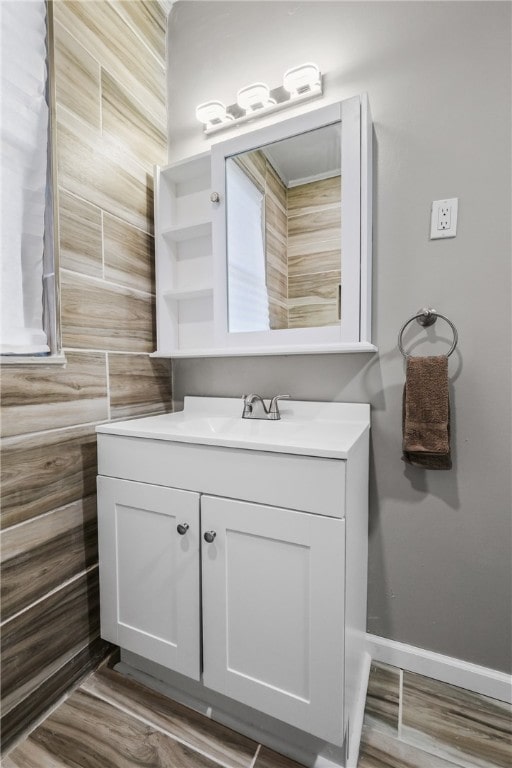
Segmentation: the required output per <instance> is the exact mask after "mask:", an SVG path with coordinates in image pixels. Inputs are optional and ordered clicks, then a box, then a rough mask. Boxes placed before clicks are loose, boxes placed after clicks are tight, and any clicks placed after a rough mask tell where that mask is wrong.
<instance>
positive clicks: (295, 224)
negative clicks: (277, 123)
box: [288, 176, 341, 328]
mask: <svg viewBox="0 0 512 768" xmlns="http://www.w3.org/2000/svg"><path fill="white" fill-rule="evenodd" d="M340 222H341V185H340V177H339V176H335V177H333V178H331V179H323V180H321V181H316V182H311V183H309V184H301V185H299V186H297V187H291V188H290V189H289V190H288V313H289V326H290V328H303V327H304V326H306V327H308V326H317V325H333V324H335V323H337V322H338V319H339V316H338V286H339V284H340V281H341V273H340V253H341V226H340ZM313 232H314V236H313V235H312V233H313Z"/></svg>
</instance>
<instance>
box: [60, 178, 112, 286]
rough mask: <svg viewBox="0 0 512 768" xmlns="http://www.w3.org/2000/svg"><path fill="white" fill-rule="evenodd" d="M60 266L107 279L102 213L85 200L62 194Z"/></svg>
mask: <svg viewBox="0 0 512 768" xmlns="http://www.w3.org/2000/svg"><path fill="white" fill-rule="evenodd" d="M59 244H60V266H61V267H62V268H64V269H71V270H73V271H74V272H83V273H84V274H86V275H91V276H92V277H103V254H102V233H101V211H100V209H99V208H97V207H96V206H94V205H90V204H89V203H87V202H86V201H85V200H79V199H78V198H77V197H74V196H73V195H69V194H68V193H67V192H66V191H65V190H63V189H61V190H60V191H59Z"/></svg>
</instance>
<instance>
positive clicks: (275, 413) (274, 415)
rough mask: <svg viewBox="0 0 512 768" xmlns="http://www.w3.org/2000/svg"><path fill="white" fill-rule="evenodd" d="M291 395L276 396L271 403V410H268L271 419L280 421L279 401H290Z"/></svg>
mask: <svg viewBox="0 0 512 768" xmlns="http://www.w3.org/2000/svg"><path fill="white" fill-rule="evenodd" d="M290 398H291V395H276V396H275V397H273V398H272V400H271V401H270V408H269V409H268V417H269V419H280V418H281V414H280V413H279V405H278V400H289V399H290Z"/></svg>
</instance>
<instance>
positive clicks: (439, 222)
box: [430, 197, 459, 240]
mask: <svg viewBox="0 0 512 768" xmlns="http://www.w3.org/2000/svg"><path fill="white" fill-rule="evenodd" d="M458 202H459V201H458V198H457V197H452V198H451V199H450V200H434V202H433V203H432V216H431V220H430V239H431V240H437V239H438V238H443V237H455V235H456V234H457V209H458Z"/></svg>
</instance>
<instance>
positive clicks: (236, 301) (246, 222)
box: [226, 160, 270, 332]
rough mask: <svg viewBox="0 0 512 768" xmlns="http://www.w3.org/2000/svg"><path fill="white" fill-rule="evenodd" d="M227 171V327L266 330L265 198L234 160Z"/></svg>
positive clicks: (238, 330) (233, 329)
mask: <svg viewBox="0 0 512 768" xmlns="http://www.w3.org/2000/svg"><path fill="white" fill-rule="evenodd" d="M226 173H227V176H226V186H227V201H228V206H227V209H228V210H227V231H228V305H229V330H230V332H240V331H267V330H269V329H270V321H269V311H268V295H267V286H266V276H265V232H264V226H265V213H264V201H265V198H264V195H263V193H262V192H261V191H260V190H259V189H258V187H257V186H256V185H255V184H254V183H253V182H252V181H251V179H249V177H248V176H246V174H245V173H244V172H243V171H242V169H241V168H240V167H239V166H238V165H237V164H236V163H235V162H234V161H233V160H230V161H228V163H227V166H226Z"/></svg>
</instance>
